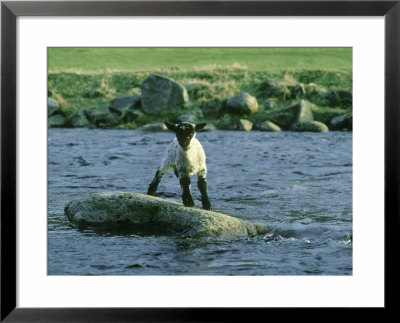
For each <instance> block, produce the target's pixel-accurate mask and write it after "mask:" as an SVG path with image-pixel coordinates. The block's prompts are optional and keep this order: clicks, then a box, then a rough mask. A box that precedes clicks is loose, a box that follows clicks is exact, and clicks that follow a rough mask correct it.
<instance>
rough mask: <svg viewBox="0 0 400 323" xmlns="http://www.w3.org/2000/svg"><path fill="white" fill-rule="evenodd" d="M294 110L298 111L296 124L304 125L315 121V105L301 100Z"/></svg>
mask: <svg viewBox="0 0 400 323" xmlns="http://www.w3.org/2000/svg"><path fill="white" fill-rule="evenodd" d="M294 108H295V109H297V116H296V122H299V123H303V122H309V121H313V120H314V116H313V113H312V110H313V109H315V108H316V106H315V105H314V104H312V103H310V102H308V101H305V100H301V101H300V102H299V103H298V104H297V105H296V106H294Z"/></svg>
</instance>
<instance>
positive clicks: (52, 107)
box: [47, 98, 60, 117]
mask: <svg viewBox="0 0 400 323" xmlns="http://www.w3.org/2000/svg"><path fill="white" fill-rule="evenodd" d="M59 109H60V104H59V103H58V102H57V101H56V100H54V99H52V98H47V116H48V117H50V116H52V115H54V114H56V113H57V112H58V111H59Z"/></svg>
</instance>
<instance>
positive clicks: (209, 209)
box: [203, 205, 211, 211]
mask: <svg viewBox="0 0 400 323" xmlns="http://www.w3.org/2000/svg"><path fill="white" fill-rule="evenodd" d="M203 209H204V210H206V211H211V205H208V206H204V205H203Z"/></svg>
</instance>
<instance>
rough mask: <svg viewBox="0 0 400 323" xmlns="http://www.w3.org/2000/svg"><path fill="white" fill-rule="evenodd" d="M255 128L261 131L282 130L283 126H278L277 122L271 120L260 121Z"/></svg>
mask: <svg viewBox="0 0 400 323" xmlns="http://www.w3.org/2000/svg"><path fill="white" fill-rule="evenodd" d="M254 129H255V130H260V131H273V132H279V131H281V128H280V127H279V126H277V125H276V124H275V123H273V122H271V121H269V120H266V121H264V122H261V123H258V124H257V125H255V126H254Z"/></svg>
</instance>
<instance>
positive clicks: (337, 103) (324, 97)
mask: <svg viewBox="0 0 400 323" xmlns="http://www.w3.org/2000/svg"><path fill="white" fill-rule="evenodd" d="M306 92H307V94H306V96H307V98H308V99H309V100H311V101H312V102H316V103H318V104H320V105H323V106H330V107H343V108H348V107H351V106H352V105H353V94H352V92H351V91H347V90H342V89H330V90H328V89H326V88H324V87H322V86H319V85H316V84H314V83H310V84H308V85H307V86H306Z"/></svg>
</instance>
